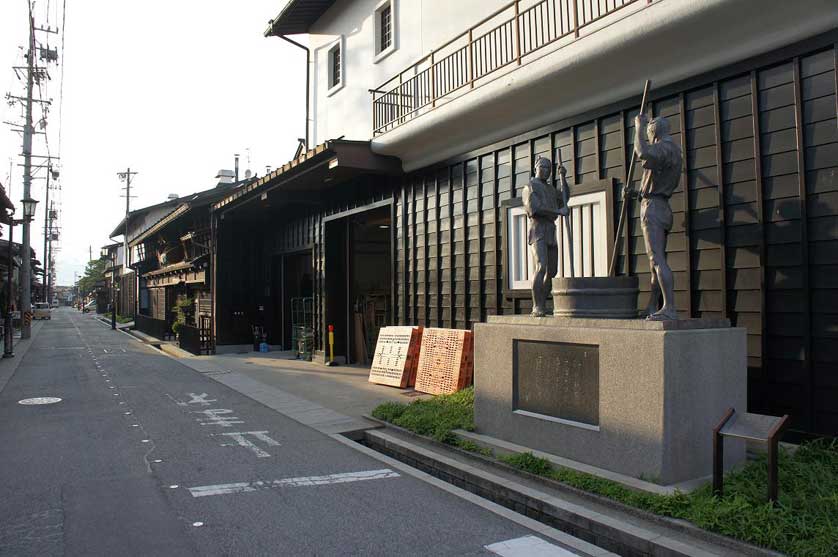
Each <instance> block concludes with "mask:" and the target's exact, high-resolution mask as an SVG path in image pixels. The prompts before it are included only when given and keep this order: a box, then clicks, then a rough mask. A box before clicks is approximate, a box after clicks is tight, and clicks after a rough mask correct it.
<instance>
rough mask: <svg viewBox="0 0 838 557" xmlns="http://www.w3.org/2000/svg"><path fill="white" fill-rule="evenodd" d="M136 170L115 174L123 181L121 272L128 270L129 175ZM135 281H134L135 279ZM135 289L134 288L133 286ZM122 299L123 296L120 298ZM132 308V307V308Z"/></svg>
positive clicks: (134, 173) (132, 174)
mask: <svg viewBox="0 0 838 557" xmlns="http://www.w3.org/2000/svg"><path fill="white" fill-rule="evenodd" d="M137 174H138V173H137V172H131V167H130V166H129V167H128V169H127V170H126V171H125V172H117V174H116V175H117V176H119V179H120V180H122V181H123V182H125V231H124V232H123V234H122V272H123V274H124V273H125V272H126V271H127V270H128V265H129V264H130V262H131V261H130V257H128V255H129V254H128V215H129V214H130V213H131V177H132V176H136V175H137ZM114 276H116V260H115V259H114ZM135 282H136V281H135ZM135 290H136V288H135ZM121 299H124V298H121ZM121 309H122V311H123V315H128V313H126V312H125V309H126V308H121ZM132 309H133V308H132ZM114 311H116V306H114Z"/></svg>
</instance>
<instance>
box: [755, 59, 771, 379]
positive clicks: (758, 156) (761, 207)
mask: <svg viewBox="0 0 838 557" xmlns="http://www.w3.org/2000/svg"><path fill="white" fill-rule="evenodd" d="M751 113H752V115H753V116H752V118H753V123H754V178H755V180H756V198H757V199H756V203H757V222H758V223H759V321H760V367H761V368H762V369H763V370H765V360H766V352H767V350H766V346H767V343H766V332H767V327H766V324H767V321H768V319H767V315H766V312H765V308H766V292H765V285H766V280H765V276H766V275H765V265H766V263H767V261H766V240H765V200H764V196H765V194H764V192H763V189H762V143H761V136H760V133H761V132H760V123H759V80H758V78H757V72H756V71H752V72H751Z"/></svg>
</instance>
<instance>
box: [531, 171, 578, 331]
mask: <svg viewBox="0 0 838 557" xmlns="http://www.w3.org/2000/svg"><path fill="white" fill-rule="evenodd" d="M552 167H553V163H552V161H550V159H546V158H544V157H538V159H537V160H536V161H535V168H534V169H533V174H534V176H533V177H532V179H531V180H530V182H529V184H527V186H525V187H524V190H523V192H522V194H521V197H522V200H523V202H524V210H525V211H526V213H527V217H528V218H527V220H528V224H529V232H528V234H527V244H528V245H529V248H530V253H531V254H532V257H533V261H534V263H535V273H534V274H533V277H532V302H533V306H532V315H533V316H534V317H543V316H544V315H545V313H546V310H545V303H546V300H547V296H548V295H549V294H550V289H551V285H552V280H553V277H554V276H556V272H557V271H558V262H559V248H558V244H557V242H556V219H558V218H559V216H560V215H566V214H567V212H568V209H567V206H566V205H565V203H564V199H562V198H560V197H559V192H558V190H557V189H556V188H555V187H553V186H552V185H550V184H549V183H548V180H549V179H550V175H551V174H552ZM558 170H559V173H560V174H561V175H562V178H564V175H565V172H566V171H565V169H564V167H563V166H559V169H558Z"/></svg>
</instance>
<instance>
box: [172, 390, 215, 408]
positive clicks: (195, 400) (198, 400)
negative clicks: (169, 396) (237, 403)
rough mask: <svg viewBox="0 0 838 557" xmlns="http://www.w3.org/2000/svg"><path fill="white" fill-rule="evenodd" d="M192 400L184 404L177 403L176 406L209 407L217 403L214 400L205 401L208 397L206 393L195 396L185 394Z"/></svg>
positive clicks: (193, 394)
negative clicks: (196, 405) (197, 405)
mask: <svg viewBox="0 0 838 557" xmlns="http://www.w3.org/2000/svg"><path fill="white" fill-rule="evenodd" d="M186 394H187V395H189V397H190V398H191V399H192V400H188V401H186V402H178V403H177V405H178V406H188V405H190V404H200V405H201V406H210V404H211V403H213V402H218V401H217V400H216V399H214V398H211V399H209V400H207V397H208V396H209V395H208V394H207V393H201V394H199V395H198V394H195V393H186Z"/></svg>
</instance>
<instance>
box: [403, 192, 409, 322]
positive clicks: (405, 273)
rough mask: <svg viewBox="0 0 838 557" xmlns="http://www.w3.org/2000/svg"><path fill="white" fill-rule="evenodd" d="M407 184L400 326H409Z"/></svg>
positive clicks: (404, 205)
mask: <svg viewBox="0 0 838 557" xmlns="http://www.w3.org/2000/svg"><path fill="white" fill-rule="evenodd" d="M408 256H409V254H408V252H407V182H402V308H401V309H402V319H401V324H402V325H409V324H410V321H409V320H408V319H409V313H408V311H409V309H408V308H409V305H408V300H409V299H410V298H409V296H408V294H409V293H408V290H407V289H408V286H409V285H410V281H409V279H408V266H407V258H408Z"/></svg>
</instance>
